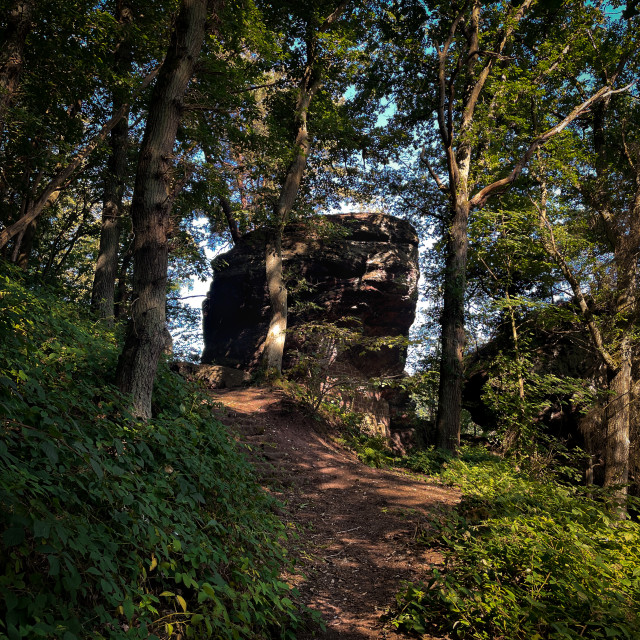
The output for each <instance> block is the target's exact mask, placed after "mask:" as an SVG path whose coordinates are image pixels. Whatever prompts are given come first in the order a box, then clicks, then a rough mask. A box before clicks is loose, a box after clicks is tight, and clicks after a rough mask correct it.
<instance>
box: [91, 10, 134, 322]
mask: <svg viewBox="0 0 640 640" xmlns="http://www.w3.org/2000/svg"><path fill="white" fill-rule="evenodd" d="M131 17H132V16H131V11H130V10H129V7H127V6H126V5H125V4H124V3H122V2H120V3H118V8H117V16H116V18H117V20H118V22H119V23H120V24H121V25H124V24H126V23H128V22H130V21H131ZM130 69H131V47H130V43H129V39H128V38H127V37H126V36H125V37H124V38H123V40H122V41H121V42H120V45H119V46H118V49H117V51H116V55H115V60H114V70H115V72H116V74H118V75H120V74H123V73H127V72H128V71H129V70H130ZM119 94H120V95H119ZM121 94H122V91H114V92H113V113H114V115H115V113H117V112H118V111H119V110H120V108H121V107H122V106H123V104H124V103H125V102H126V97H125V96H123V95H121ZM128 140H129V112H128V110H127V111H126V112H125V114H124V116H123V118H122V120H120V121H119V122H118V124H117V125H116V126H115V127H114V128H113V129H112V131H111V136H110V147H111V148H110V155H109V160H108V162H107V167H106V173H105V178H104V196H103V204H102V227H101V229H100V248H99V249H98V260H97V262H96V272H95V275H94V278H93V287H92V289H91V310H92V311H93V313H95V314H96V315H97V316H98V317H99V318H101V319H103V320H105V321H106V322H107V324H108V325H113V321H114V298H115V283H116V273H117V271H118V249H119V246H120V230H121V228H122V223H121V218H122V198H123V195H124V188H125V184H126V178H127V148H128Z"/></svg>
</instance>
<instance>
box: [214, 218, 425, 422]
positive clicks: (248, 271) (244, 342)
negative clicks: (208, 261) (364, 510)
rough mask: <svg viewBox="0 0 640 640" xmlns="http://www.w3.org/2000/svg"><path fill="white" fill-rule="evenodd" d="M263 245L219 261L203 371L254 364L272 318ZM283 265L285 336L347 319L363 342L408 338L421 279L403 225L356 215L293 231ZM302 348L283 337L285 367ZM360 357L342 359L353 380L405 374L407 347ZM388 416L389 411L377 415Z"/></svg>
mask: <svg viewBox="0 0 640 640" xmlns="http://www.w3.org/2000/svg"><path fill="white" fill-rule="evenodd" d="M264 247H265V235H264V232H263V231H262V230H258V231H254V232H251V233H249V234H247V235H245V236H244V237H243V238H242V241H241V242H240V243H238V244H237V245H236V246H235V247H234V248H233V249H232V250H231V251H229V252H227V253H225V254H223V255H221V256H219V257H218V258H217V259H216V261H215V264H214V270H215V275H214V279H213V282H212V284H211V289H210V292H209V295H208V298H207V300H206V301H205V304H204V305H203V328H204V352H203V354H202V362H203V363H215V364H217V365H223V366H226V367H233V368H237V369H241V370H244V371H253V370H255V369H256V367H257V366H258V365H259V363H260V356H261V353H262V349H263V346H264V340H265V337H266V333H267V328H268V325H269V318H270V309H269V299H268V294H267V287H266V277H265V267H264V251H265V250H264ZM283 261H284V270H285V274H286V277H287V283H288V288H289V327H290V328H294V327H296V326H300V325H301V324H303V323H305V322H320V321H328V322H339V321H340V320H341V319H344V318H346V317H352V318H356V319H357V321H358V322H359V323H361V327H362V330H363V332H364V335H365V336H367V337H385V336H408V334H409V328H410V327H411V324H412V323H413V320H414V317H415V308H416V301H417V298H418V276H419V271H418V237H417V234H416V232H415V230H414V229H413V227H412V226H411V225H410V224H409V223H408V222H406V221H404V220H400V219H399V218H395V217H393V216H390V215H383V214H377V213H358V214H343V215H334V216H319V217H316V218H313V219H312V220H310V221H308V222H306V223H296V224H292V225H289V226H288V227H287V230H286V233H285V237H284V239H283ZM299 346H300V345H299V344H294V340H293V339H292V337H288V338H287V344H286V345H285V352H286V351H287V349H288V350H289V358H288V360H287V361H288V362H291V360H292V359H291V357H290V356H291V353H292V352H293V350H294V349H295V348H296V347H299ZM361 351H362V350H360V349H357V350H352V352H351V353H350V354H349V355H348V362H347V363H346V364H348V366H349V367H350V371H352V373H353V375H354V376H357V375H360V376H361V377H362V379H363V380H368V379H369V378H371V377H374V376H396V375H401V374H402V372H403V370H404V363H405V359H406V347H394V348H382V349H379V350H376V351H373V352H369V353H362V352H361ZM285 358H286V359H287V356H286V354H285ZM343 364H345V363H344V362H343ZM354 404H357V403H354ZM385 411H386V412H387V414H388V407H387V408H386V409H384V408H381V413H382V414H384V413H385ZM384 421H385V420H383V422H384ZM386 422H388V418H387V419H386Z"/></svg>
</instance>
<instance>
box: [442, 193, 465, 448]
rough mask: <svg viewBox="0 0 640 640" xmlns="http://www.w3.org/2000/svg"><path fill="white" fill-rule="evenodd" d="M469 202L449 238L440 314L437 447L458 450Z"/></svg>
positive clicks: (460, 206) (456, 214)
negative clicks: (440, 352) (440, 348)
mask: <svg viewBox="0 0 640 640" xmlns="http://www.w3.org/2000/svg"><path fill="white" fill-rule="evenodd" d="M468 220H469V204H468V202H467V201H466V198H465V199H463V200H460V201H458V202H457V203H456V205H455V208H454V210H453V212H452V220H451V227H450V230H449V234H448V238H447V258H446V265H445V276H444V292H443V295H444V300H443V302H444V304H443V309H442V317H441V330H442V334H441V337H442V355H441V360H440V384H439V389H438V414H437V417H436V428H437V433H438V443H437V444H438V448H440V449H446V450H447V451H456V450H457V449H458V448H459V446H460V414H461V410H462V383H463V381H464V365H463V355H464V346H465V342H466V336H465V314H464V298H465V289H466V271H467V251H468V237H467V227H468Z"/></svg>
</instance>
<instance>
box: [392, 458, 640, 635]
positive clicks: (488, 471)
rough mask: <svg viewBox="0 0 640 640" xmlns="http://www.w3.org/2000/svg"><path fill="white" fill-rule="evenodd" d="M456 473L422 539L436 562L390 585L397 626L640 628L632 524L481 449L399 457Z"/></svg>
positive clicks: (462, 631)
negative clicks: (456, 500)
mask: <svg viewBox="0 0 640 640" xmlns="http://www.w3.org/2000/svg"><path fill="white" fill-rule="evenodd" d="M405 463H406V465H407V466H409V467H411V468H413V469H414V470H416V471H424V472H427V473H431V474H433V473H434V472H435V471H439V474H440V477H441V478H442V480H443V481H445V482H448V483H452V484H456V485H458V486H459V487H460V488H461V490H462V494H463V498H462V501H461V503H460V504H459V505H458V506H457V507H456V508H455V509H454V510H452V512H451V514H450V515H449V517H447V518H445V519H440V520H437V521H436V520H434V522H432V523H431V526H430V527H427V528H425V530H424V532H423V536H422V538H423V542H425V543H428V544H430V545H434V544H435V545H439V546H441V547H442V549H443V551H444V553H445V558H446V562H445V566H444V568H443V569H442V570H434V571H433V575H432V576H431V577H430V578H429V579H428V580H426V581H425V582H422V583H419V584H407V585H405V587H404V588H403V590H402V591H401V592H400V593H399V594H398V596H397V600H398V608H397V611H396V613H395V616H394V623H395V625H396V626H398V627H400V628H402V629H405V630H412V631H416V632H419V633H426V632H427V631H431V632H436V633H448V634H450V635H451V636H453V637H459V638H475V639H482V640H489V639H492V638H503V639H505V640H516V639H517V640H525V639H526V640H542V639H554V640H560V639H574V638H575V639H578V638H594V639H595V638H630V639H637V638H639V637H640V631H639V629H640V527H639V525H638V524H637V523H636V522H632V521H630V520H620V519H618V518H617V517H616V516H615V513H612V512H611V511H610V510H609V507H608V506H607V504H610V501H607V500H604V499H602V498H603V496H602V495H600V494H599V493H598V492H597V491H596V490H588V489H586V488H584V487H582V488H580V487H572V486H568V485H563V484H560V483H558V481H557V480H554V479H552V478H548V479H532V478H531V477H528V476H527V475H526V474H525V473H524V472H522V471H520V470H519V469H518V468H517V467H516V466H515V464H514V463H512V462H509V461H506V460H503V459H500V458H498V457H496V456H492V455H491V454H489V453H487V452H486V451H485V450H483V449H477V448H476V449H471V448H468V449H463V451H462V455H461V456H460V458H457V459H453V458H448V457H445V458H442V456H440V455H438V454H437V453H436V452H423V453H421V454H419V455H417V456H412V457H411V458H410V459H409V460H406V461H405Z"/></svg>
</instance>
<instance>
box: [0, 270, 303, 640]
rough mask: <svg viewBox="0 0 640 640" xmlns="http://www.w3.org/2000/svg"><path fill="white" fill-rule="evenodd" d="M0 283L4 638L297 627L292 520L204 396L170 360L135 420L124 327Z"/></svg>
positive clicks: (69, 639)
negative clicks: (279, 513)
mask: <svg viewBox="0 0 640 640" xmlns="http://www.w3.org/2000/svg"><path fill="white" fill-rule="evenodd" d="M0 285H1V286H0V414H1V416H2V422H1V424H2V438H1V439H0V540H1V545H2V549H1V553H0V637H2V638H6V637H8V638H10V639H11V640H14V639H18V638H38V637H41V638H60V639H62V640H74V639H77V638H125V637H126V638H168V637H171V636H173V637H176V638H177V637H187V638H189V637H211V638H234V639H235V638H266V637H287V638H294V637H295V628H296V627H297V626H298V625H299V624H300V614H299V613H298V611H297V610H296V608H295V606H294V604H293V603H292V601H291V599H290V596H291V592H290V589H289V587H288V586H287V585H286V584H285V583H283V582H282V581H281V580H280V578H279V576H280V573H281V570H282V568H283V565H285V566H286V565H287V562H288V560H287V558H286V553H285V550H284V547H283V546H282V544H281V543H282V541H283V536H284V528H283V525H282V524H281V523H280V522H279V521H278V520H277V519H276V517H275V516H274V515H272V512H271V509H272V506H273V503H272V499H271V498H269V497H268V496H267V495H266V494H265V493H264V492H262V491H261V490H260V489H259V488H258V486H257V485H256V483H255V481H254V478H253V475H252V472H251V468H250V466H249V465H248V463H247V462H246V461H245V459H244V458H243V457H242V456H241V455H240V454H239V453H238V452H237V450H236V448H235V446H234V445H233V443H232V442H230V441H229V439H228V438H227V436H226V433H225V430H224V428H223V427H222V425H220V424H219V423H218V422H216V421H215V420H213V419H212V417H211V412H210V407H209V406H208V400H207V398H206V396H204V395H201V394H199V393H198V392H197V391H196V390H195V389H194V388H192V387H189V386H188V385H187V383H186V382H184V381H183V380H182V379H181V378H178V377H177V376H175V375H173V374H171V373H170V372H169V371H168V369H167V368H166V367H164V368H163V369H162V371H161V373H160V375H159V379H158V382H157V388H156V391H155V394H154V397H155V398H157V399H158V400H157V403H156V405H155V407H154V415H155V417H154V418H153V420H151V421H149V422H148V423H146V424H144V423H140V422H138V421H136V420H135V419H133V418H132V417H131V416H130V415H129V414H128V413H127V410H126V407H127V402H126V399H125V398H123V397H122V396H121V395H120V394H119V393H118V391H117V389H116V388H115V387H114V386H113V385H112V384H110V378H111V372H113V371H114V369H115V363H116V357H117V348H116V344H115V339H114V336H113V335H112V334H110V333H108V332H105V331H104V330H102V329H100V328H99V327H97V326H96V325H94V324H93V323H91V322H90V321H89V320H88V319H86V318H82V317H79V316H78V312H77V309H76V308H75V307H73V306H72V305H68V304H65V303H62V302H60V300H59V299H58V297H57V295H56V294H55V293H54V292H51V291H50V290H47V289H44V288H39V289H34V288H27V287H25V286H23V285H22V284H20V282H18V281H17V280H16V279H15V278H13V279H12V278H9V277H5V276H2V277H1V280H0Z"/></svg>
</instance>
